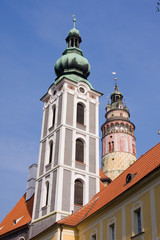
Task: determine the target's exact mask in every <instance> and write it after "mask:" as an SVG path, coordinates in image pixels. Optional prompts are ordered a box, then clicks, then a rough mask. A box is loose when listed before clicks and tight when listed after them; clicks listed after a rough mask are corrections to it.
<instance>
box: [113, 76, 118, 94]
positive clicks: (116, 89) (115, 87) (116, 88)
mask: <svg viewBox="0 0 160 240" xmlns="http://www.w3.org/2000/svg"><path fill="white" fill-rule="evenodd" d="M114 80H115V86H114V89H115V91H118V86H117V78H115V79H114Z"/></svg>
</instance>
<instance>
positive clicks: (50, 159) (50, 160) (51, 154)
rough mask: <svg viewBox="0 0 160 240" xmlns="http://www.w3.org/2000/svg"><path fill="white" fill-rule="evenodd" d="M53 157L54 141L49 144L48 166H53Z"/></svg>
mask: <svg viewBox="0 0 160 240" xmlns="http://www.w3.org/2000/svg"><path fill="white" fill-rule="evenodd" d="M52 157H53V141H52V140H51V141H50V142H49V159H48V160H49V161H48V164H51V163H52Z"/></svg>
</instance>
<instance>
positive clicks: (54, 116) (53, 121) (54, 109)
mask: <svg viewBox="0 0 160 240" xmlns="http://www.w3.org/2000/svg"><path fill="white" fill-rule="evenodd" d="M55 118H56V106H54V107H53V119H52V126H54V124H55Z"/></svg>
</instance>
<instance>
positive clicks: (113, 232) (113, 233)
mask: <svg viewBox="0 0 160 240" xmlns="http://www.w3.org/2000/svg"><path fill="white" fill-rule="evenodd" d="M109 231H110V240H115V224H114V223H113V224H112V225H110V226H109Z"/></svg>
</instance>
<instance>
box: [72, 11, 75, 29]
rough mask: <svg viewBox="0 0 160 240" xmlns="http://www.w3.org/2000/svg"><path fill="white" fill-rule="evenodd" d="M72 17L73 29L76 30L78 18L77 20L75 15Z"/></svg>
mask: <svg viewBox="0 0 160 240" xmlns="http://www.w3.org/2000/svg"><path fill="white" fill-rule="evenodd" d="M72 17H73V27H74V28H75V26H76V18H75V15H74V14H73V15H72Z"/></svg>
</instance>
